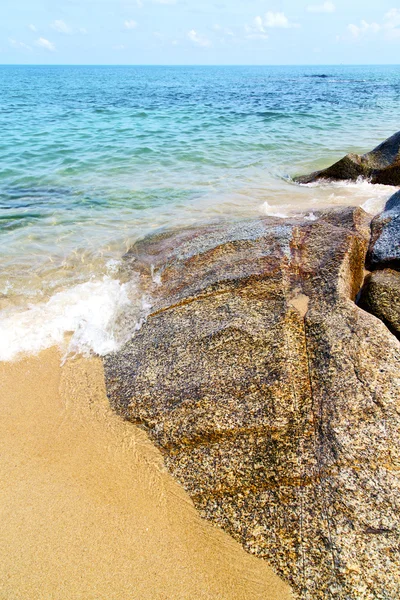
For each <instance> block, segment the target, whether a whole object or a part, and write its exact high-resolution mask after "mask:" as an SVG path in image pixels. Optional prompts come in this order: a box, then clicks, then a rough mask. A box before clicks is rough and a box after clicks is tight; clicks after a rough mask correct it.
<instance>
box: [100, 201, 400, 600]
mask: <svg viewBox="0 0 400 600" xmlns="http://www.w3.org/2000/svg"><path fill="white" fill-rule="evenodd" d="M368 235H369V220H368V219H367V218H366V215H365V213H363V211H362V210H361V209H346V210H343V211H333V212H331V213H325V214H320V215H319V218H318V220H316V221H313V222H306V221H299V220H284V221H280V220H278V219H271V218H264V219H260V220H258V221H253V222H245V223H239V224H232V225H223V226H212V227H208V228H207V227H205V228H199V229H196V230H184V231H181V232H179V233H165V234H160V235H156V236H154V237H152V238H147V239H145V240H144V241H142V242H140V243H138V244H136V245H135V246H134V247H133V248H132V250H131V251H130V252H129V253H128V255H127V257H126V268H127V269H135V270H136V271H138V272H139V273H140V276H141V280H142V285H143V287H144V289H147V291H148V293H150V292H151V294H152V296H153V309H152V311H151V314H150V315H149V317H148V319H147V321H146V323H145V324H144V325H143V327H142V328H141V330H140V331H139V332H138V333H137V335H136V336H135V337H134V338H133V339H132V340H131V341H130V342H128V343H127V344H126V345H125V346H124V347H123V348H122V349H121V350H120V351H119V352H117V353H115V354H113V355H109V356H108V357H106V358H105V361H104V364H105V372H106V383H107V390H108V395H109V398H110V401H111V404H112V406H113V407H114V408H115V409H116V410H117V411H118V412H119V414H121V415H122V416H123V417H125V418H127V419H130V420H131V421H132V422H134V423H137V424H139V425H140V426H141V427H143V428H144V429H145V430H146V431H147V432H148V434H149V435H150V437H151V439H152V440H153V441H154V442H155V443H156V444H157V445H158V446H159V447H160V449H161V451H162V452H163V454H164V459H165V464H166V466H167V467H168V469H169V470H170V471H171V472H172V473H173V474H174V475H175V477H176V478H177V479H178V480H179V481H180V482H181V483H182V484H183V485H184V487H185V488H186V490H187V491H188V492H189V494H190V495H191V497H192V499H193V501H194V503H195V505H196V506H197V508H198V509H199V511H200V512H201V514H202V515H203V516H204V517H205V518H207V519H209V520H211V521H212V522H214V523H215V524H217V525H219V526H220V527H222V528H223V529H225V530H226V531H228V532H230V533H231V535H232V536H234V537H235V538H236V539H238V540H239V541H240V542H241V543H242V545H243V546H244V548H246V549H247V550H248V551H249V552H252V553H253V554H255V555H257V556H259V557H262V558H265V559H268V560H269V562H270V564H271V565H272V566H273V567H274V568H275V569H276V571H277V572H278V573H279V574H280V575H281V576H282V577H284V578H285V579H286V580H287V581H288V582H289V583H290V584H291V585H292V586H293V589H294V590H295V591H296V594H297V596H298V597H299V598H302V599H307V600H315V599H327V598H332V599H333V598H335V599H346V600H347V599H349V600H350V599H387V600H389V599H391V600H392V599H394V598H400V560H399V547H400V533H399V519H400V510H399V509H400V506H399V503H400V482H399V468H400V431H399V429H400V378H399V374H400V371H399V369H400V344H399V342H398V340H397V339H396V338H395V337H394V336H393V335H392V334H391V333H390V332H389V331H388V329H387V328H386V327H385V326H384V325H383V323H381V322H380V321H379V320H378V319H376V318H375V317H373V316H372V315H370V314H368V313H366V312H364V311H363V310H361V309H360V308H359V307H357V306H356V305H355V303H354V299H355V297H356V294H357V292H358V290H359V289H360V286H361V284H362V281H363V277H364V271H363V268H364V260H365V254H366V249H367V244H368Z"/></svg>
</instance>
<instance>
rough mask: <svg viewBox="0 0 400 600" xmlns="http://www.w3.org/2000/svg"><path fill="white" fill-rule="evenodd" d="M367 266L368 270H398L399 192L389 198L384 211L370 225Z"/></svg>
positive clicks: (399, 264) (399, 255) (399, 263)
mask: <svg viewBox="0 0 400 600" xmlns="http://www.w3.org/2000/svg"><path fill="white" fill-rule="evenodd" d="M367 266H368V268H369V269H370V270H374V269H386V268H388V267H389V268H392V269H397V270H400V192H396V193H395V194H394V195H393V196H391V198H389V200H388V201H387V203H386V206H385V209H384V211H383V212H382V213H381V214H380V215H377V216H376V217H375V218H374V219H373V221H372V223H371V241H370V246H369V250H368V255H367Z"/></svg>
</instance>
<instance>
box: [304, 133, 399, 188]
mask: <svg viewBox="0 0 400 600" xmlns="http://www.w3.org/2000/svg"><path fill="white" fill-rule="evenodd" d="M359 177H363V178H365V179H369V180H370V181H371V183H381V184H385V185H400V132H398V133H395V134H394V135H392V136H391V137H390V138H388V139H387V140H386V141H384V142H383V143H382V144H379V146H377V147H376V148H375V149H374V150H372V151H371V152H367V153H366V154H362V155H359V154H347V155H346V156H345V157H344V158H342V159H341V160H339V161H338V162H337V163H335V164H334V165H332V166H330V167H328V168H327V169H323V170H322V171H315V172H314V173H311V174H310V175H302V176H300V177H296V178H295V181H297V182H298V183H312V182H314V181H319V180H321V179H328V180H331V181H338V180H345V179H351V180H353V181H355V180H356V179H358V178H359Z"/></svg>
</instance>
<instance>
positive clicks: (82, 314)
mask: <svg viewBox="0 0 400 600" xmlns="http://www.w3.org/2000/svg"><path fill="white" fill-rule="evenodd" d="M139 301H140V302H141V304H142V308H143V309H144V310H145V308H146V303H145V302H143V301H142V300H141V299H140V298H139V295H138V292H137V289H136V288H135V286H134V284H132V283H121V282H120V281H118V280H117V279H112V278H111V277H109V276H104V277H103V278H102V279H101V280H98V281H88V282H86V283H82V284H79V285H76V286H73V287H71V288H68V289H66V290H64V291H62V292H58V293H56V294H55V295H54V296H52V297H51V298H50V300H48V301H47V302H44V303H40V304H33V305H31V306H30V307H29V308H27V309H25V310H22V311H21V310H17V309H13V310H8V311H7V310H6V311H3V312H2V313H1V314H0V333H1V335H0V360H11V359H13V358H15V357H16V356H18V355H19V354H21V353H26V354H36V353H37V352H39V351H40V350H43V349H45V348H50V347H51V346H54V345H56V346H60V347H64V350H65V351H67V352H68V353H70V352H72V353H77V352H80V353H82V354H85V355H87V354H89V353H90V352H94V353H96V354H99V355H101V356H102V355H104V354H107V353H108V352H112V351H113V350H116V349H117V348H118V346H119V344H121V343H122V342H123V341H124V340H125V338H124V336H127V335H128V334H130V333H132V332H130V331H125V332H124V333H122V332H123V328H122V327H121V328H119V327H118V319H119V317H120V316H121V314H122V313H124V312H127V311H129V309H132V310H134V309H135V308H136V309H137V310H138V320H140V316H139V313H140V310H139V307H137V306H136V305H135V302H136V303H137V302H139ZM66 334H69V336H70V340H69V344H68V345H66V344H65V342H64V340H65V336H66Z"/></svg>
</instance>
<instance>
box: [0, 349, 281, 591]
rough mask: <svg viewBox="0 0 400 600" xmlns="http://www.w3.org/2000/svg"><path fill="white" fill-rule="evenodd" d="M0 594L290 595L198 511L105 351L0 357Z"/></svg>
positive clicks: (263, 566)
mask: <svg viewBox="0 0 400 600" xmlns="http://www.w3.org/2000/svg"><path fill="white" fill-rule="evenodd" d="M0 478H1V485H0V519H1V527H0V598H1V600H17V599H18V600H19V599H21V600H74V599H81V600H91V599H93V600H114V599H115V600H117V599H118V600H120V599H121V600H122V599H124V600H125V599H126V600H128V599H129V600H136V599H138V600H142V599H143V600H144V599H146V600H147V599H149V600H159V599H165V600H167V599H168V600H169V599H171V600H172V599H187V600H189V599H190V600H201V599H209V600H211V599H212V600H217V599H224V600H230V599H232V600H241V599H246V600H247V599H248V600H250V599H251V600H257V599H260V600H261V599H262V600H272V599H274V600H277V599H279V600H289V598H291V594H290V589H289V588H288V586H287V585H286V584H285V583H283V582H282V581H281V580H280V579H279V578H278V577H277V576H276V575H275V574H274V573H273V572H272V570H271V569H270V567H269V566H268V564H267V563H266V562H264V561H261V560H258V559H256V558H254V557H252V556H250V555H248V554H247V553H246V552H245V551H244V550H243V549H242V548H241V546H240V545H239V544H237V543H236V542H235V541H234V540H232V539H231V538H230V537H229V536H228V535H226V534H225V533H223V532H222V531H220V530H219V529H217V528H215V527H213V526H212V525H210V524H209V523H207V522H205V521H203V520H202V519H200V517H199V516H198V514H197V513H196V511H195V509H194V507H193V505H192V503H191V501H190V499H189V497H188V496H187V494H186V493H185V492H184V490H183V489H182V488H181V487H180V486H179V484H178V483H177V482H175V481H174V480H173V479H172V477H170V475H169V474H168V473H167V472H166V471H165V469H164V467H163V463H162V458H161V455H160V453H159V452H158V450H157V449H156V448H155V447H154V446H153V445H152V444H151V443H150V441H149V440H148V439H147V437H146V435H145V433H144V432H142V431H141V430H139V429H138V428H136V427H135V426H133V425H132V424H130V423H126V422H124V421H122V420H121V419H120V418H119V417H117V416H116V415H114V413H112V411H111V410H110V408H109V405H108V401H107V398H106V395H105V389H104V377H103V370H102V363H101V361H100V360H98V359H84V358H77V359H75V360H73V361H69V362H67V363H66V364H65V366H63V367H60V355H59V353H58V352H57V351H56V350H55V349H51V350H47V351H45V352H43V353H42V354H40V355H39V356H38V357H32V358H27V359H24V360H21V361H19V362H14V363H0Z"/></svg>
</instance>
